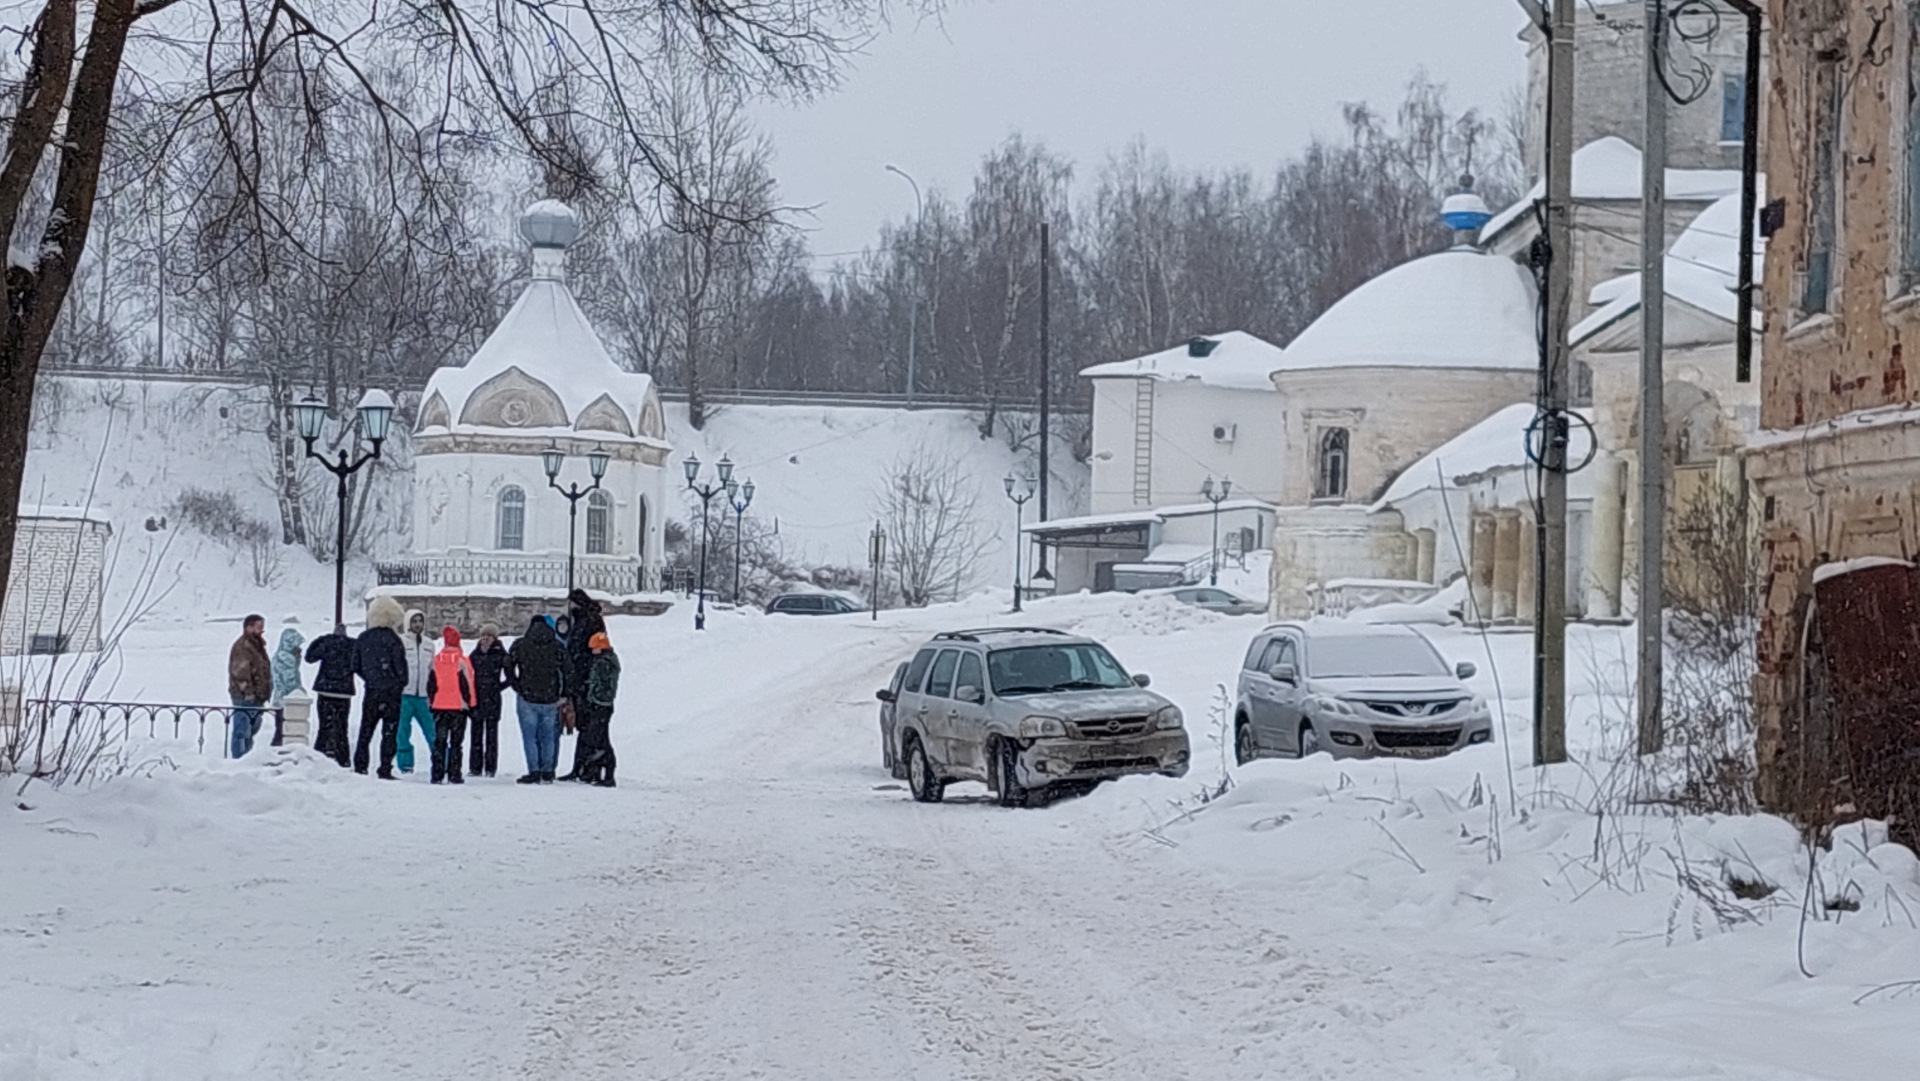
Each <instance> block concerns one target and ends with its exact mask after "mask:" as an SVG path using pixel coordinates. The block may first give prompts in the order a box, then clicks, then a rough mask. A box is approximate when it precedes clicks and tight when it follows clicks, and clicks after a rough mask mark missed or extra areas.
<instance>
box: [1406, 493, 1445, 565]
mask: <svg viewBox="0 0 1920 1081" xmlns="http://www.w3.org/2000/svg"><path fill="white" fill-rule="evenodd" d="M1445 494H1446V493H1444V492H1443V493H1441V495H1442V497H1443V498H1444V496H1445ZM1413 576H1414V577H1415V578H1418V579H1419V580H1420V581H1422V582H1426V583H1429V584H1431V585H1438V584H1439V583H1438V582H1435V581H1434V580H1433V530H1431V529H1416V530H1414V531H1413Z"/></svg>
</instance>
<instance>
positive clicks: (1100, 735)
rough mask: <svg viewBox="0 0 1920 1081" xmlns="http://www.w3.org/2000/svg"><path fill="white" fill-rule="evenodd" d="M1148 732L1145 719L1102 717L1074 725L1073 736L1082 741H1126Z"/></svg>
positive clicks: (1076, 722) (1077, 722)
mask: <svg viewBox="0 0 1920 1081" xmlns="http://www.w3.org/2000/svg"><path fill="white" fill-rule="evenodd" d="M1146 730H1147V718H1145V717H1102V718H1100V719H1098V720H1088V721H1075V722H1074V724H1073V734H1074V735H1075V736H1077V737H1078V738H1080V739H1126V738H1128V737H1130V736H1137V735H1139V734H1141V733H1142V732H1145V731H1146Z"/></svg>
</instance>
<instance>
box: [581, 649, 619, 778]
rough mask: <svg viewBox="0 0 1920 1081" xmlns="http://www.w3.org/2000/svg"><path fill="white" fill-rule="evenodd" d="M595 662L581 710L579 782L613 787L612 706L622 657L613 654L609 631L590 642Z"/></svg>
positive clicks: (591, 665) (589, 668)
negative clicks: (609, 732)
mask: <svg viewBox="0 0 1920 1081" xmlns="http://www.w3.org/2000/svg"><path fill="white" fill-rule="evenodd" d="M587 648H588V649H589V650H591V651H592V654H593V660H592V662H591V663H590V664H589V665H588V666H587V687H586V692H585V694H584V696H583V698H584V701H583V702H582V703H581V705H580V708H579V715H580V719H579V724H580V751H581V755H580V759H581V761H580V778H579V779H580V780H581V781H582V782H584V783H586V784H593V785H599V786H600V787H601V788H612V787H613V767H614V756H613V741H612V739H611V738H609V734H608V727H609V726H610V725H611V724H612V722H613V703H614V699H615V698H616V697H618V695H619V692H620V658H619V657H617V656H615V655H614V652H613V643H612V642H611V641H609V640H608V638H607V632H605V631H599V632H597V633H596V634H594V636H593V637H592V638H589V639H588V640H587Z"/></svg>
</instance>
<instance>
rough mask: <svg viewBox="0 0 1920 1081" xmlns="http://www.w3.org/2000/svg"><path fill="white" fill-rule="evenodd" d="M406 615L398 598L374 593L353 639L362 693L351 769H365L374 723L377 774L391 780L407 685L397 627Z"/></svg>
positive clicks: (404, 652)
mask: <svg viewBox="0 0 1920 1081" xmlns="http://www.w3.org/2000/svg"><path fill="white" fill-rule="evenodd" d="M405 619H406V613H405V612H403V611H402V610H401V608H400V602H398V601H396V600H394V599H393V598H392V597H375V598H374V599H373V602H372V603H371V604H368V605H367V629H366V630H364V631H361V632H360V637H359V638H357V639H355V640H354V643H353V674H354V675H356V676H359V677H360V684H361V686H362V687H363V688H364V689H365V691H366V696H365V697H364V698H363V699H361V702H360V738H359V740H358V745H357V746H356V747H355V748H354V751H353V771H354V772H355V773H365V772H367V758H368V751H369V749H370V744H371V743H372V742H373V732H374V728H375V726H378V727H379V730H380V778H381V779H382V780H387V781H391V780H393V752H394V744H395V743H396V742H397V741H398V739H399V735H400V695H401V693H402V692H404V691H405V690H406V689H407V650H406V647H405V646H403V645H401V644H400V634H399V627H400V625H401V623H402V622H403V621H404V620H405Z"/></svg>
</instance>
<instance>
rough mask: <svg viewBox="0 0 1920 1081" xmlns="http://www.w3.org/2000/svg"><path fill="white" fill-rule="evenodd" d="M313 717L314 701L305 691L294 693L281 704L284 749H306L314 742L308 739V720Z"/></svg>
mask: <svg viewBox="0 0 1920 1081" xmlns="http://www.w3.org/2000/svg"><path fill="white" fill-rule="evenodd" d="M312 715H313V699H311V698H308V697H307V692H305V691H294V692H293V693H291V694H289V695H287V696H286V698H284V699H282V700H281V702H280V745H281V746H283V747H293V746H300V747H305V746H308V745H310V744H311V743H312V742H313V741H312V740H311V739H309V738H308V737H307V720H308V718H310V717H311V716H312Z"/></svg>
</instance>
